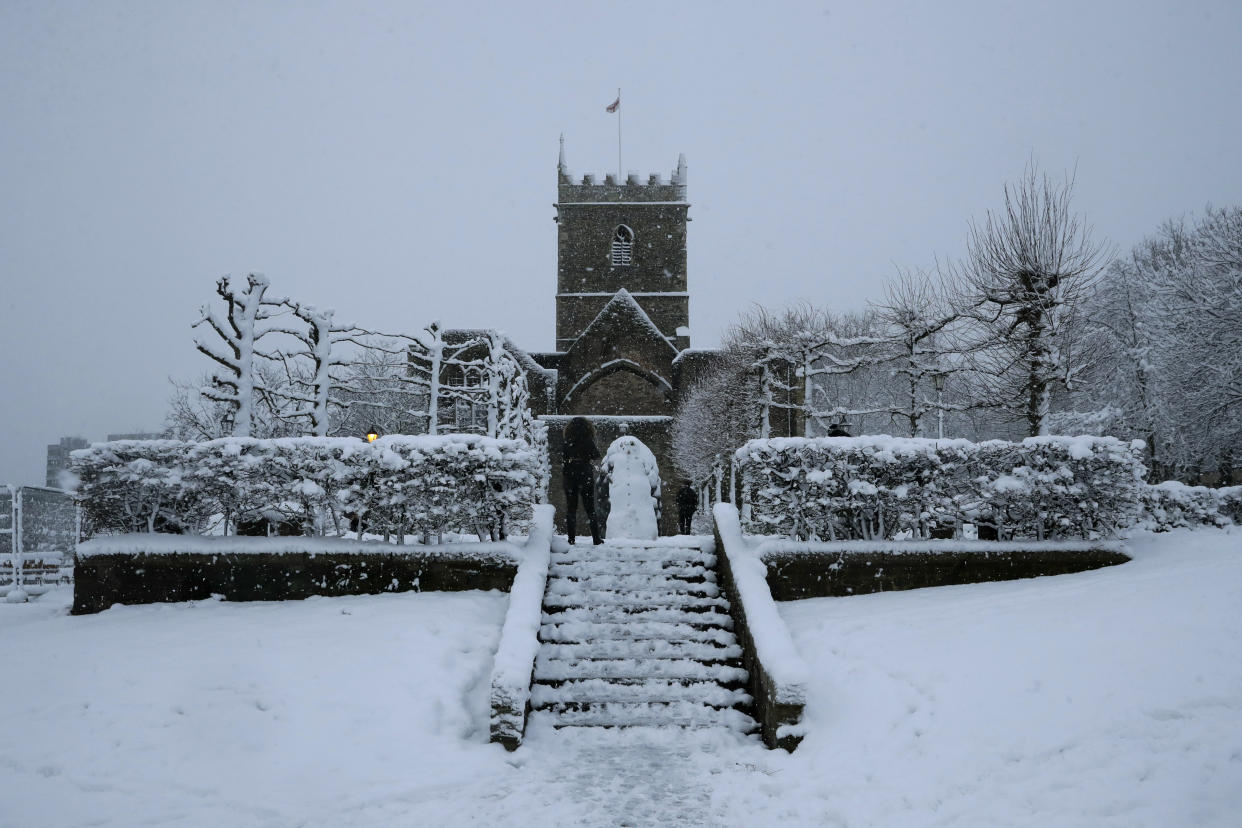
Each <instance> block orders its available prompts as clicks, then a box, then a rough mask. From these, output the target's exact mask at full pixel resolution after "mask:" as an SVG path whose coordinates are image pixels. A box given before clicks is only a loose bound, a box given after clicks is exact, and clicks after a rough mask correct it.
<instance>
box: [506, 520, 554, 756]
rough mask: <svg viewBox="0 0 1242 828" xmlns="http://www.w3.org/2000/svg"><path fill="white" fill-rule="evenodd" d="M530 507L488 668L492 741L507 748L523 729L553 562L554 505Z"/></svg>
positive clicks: (514, 744) (517, 740)
mask: <svg viewBox="0 0 1242 828" xmlns="http://www.w3.org/2000/svg"><path fill="white" fill-rule="evenodd" d="M534 511H535V513H534V519H533V520H532V521H531V527H530V537H529V539H528V540H527V542H526V547H525V554H524V556H523V558H522V561H521V562H520V563H519V564H518V569H517V575H515V576H514V578H513V587H512V588H511V589H510V590H509V609H508V611H507V612H506V613H505V623H504V627H502V628H501V631H500V644H499V646H498V647H497V648H496V661H495V666H494V667H493V668H492V689H491V706H492V714H491V740H492V741H493V742H499V743H500V744H502V745H504V746H505V748H506V749H507V750H516V749H517V747H518V745H520V744H521V743H522V736H523V735H524V734H525V731H526V714H527V711H528V709H529V707H530V683H531V676H532V674H533V673H534V670H535V656H536V654H537V653H538V651H539V625H540V622H541V620H542V617H543V593H544V590H545V589H546V588H547V582H548V566H549V563H550V561H551V551H552V521H553V517H554V509H553V507H551V506H536V507H535V510H534Z"/></svg>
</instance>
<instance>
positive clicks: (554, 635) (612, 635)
mask: <svg viewBox="0 0 1242 828" xmlns="http://www.w3.org/2000/svg"><path fill="white" fill-rule="evenodd" d="M701 615H702V616H703V617H704V618H713V617H716V614H715V613H707V612H705V613H701ZM551 617H555V616H551ZM617 638H667V639H670V640H673V639H676V640H682V639H684V640H689V641H714V642H716V643H717V644H722V645H727V644H733V643H736V642H737V638H736V636H734V635H733V631H732V628H726V627H722V626H714V625H707V626H703V627H695V626H691V625H690V624H665V623H660V622H654V621H653V622H650V623H640V622H634V623H625V622H621V623H616V624H596V623H589V622H571V623H566V624H545V625H544V626H543V627H541V628H540V629H539V640H540V641H542V642H545V643H547V642H552V641H559V642H564V643H573V642H583V641H587V642H589V641H606V640H608V639H617Z"/></svg>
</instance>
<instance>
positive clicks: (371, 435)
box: [367, 426, 379, 443]
mask: <svg viewBox="0 0 1242 828" xmlns="http://www.w3.org/2000/svg"><path fill="white" fill-rule="evenodd" d="M378 439H379V429H378V428H376V427H375V426H371V427H370V428H368V429H367V442H368V443H374V442H375V441H376V440H378Z"/></svg>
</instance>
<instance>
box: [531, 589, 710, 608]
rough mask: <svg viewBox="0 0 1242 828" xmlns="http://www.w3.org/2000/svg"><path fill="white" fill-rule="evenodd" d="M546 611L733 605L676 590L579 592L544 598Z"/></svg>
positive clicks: (586, 590) (584, 590)
mask: <svg viewBox="0 0 1242 828" xmlns="http://www.w3.org/2000/svg"><path fill="white" fill-rule="evenodd" d="M543 605H544V607H626V608H632V609H636V610H637V609H661V608H666V607H678V608H684V609H691V608H694V607H702V608H703V609H708V608H712V607H715V608H718V609H725V610H727V609H728V608H729V602H727V601H726V600H725V599H723V598H708V597H705V596H701V595H688V594H686V593H684V592H675V591H673V590H651V589H644V590H629V591H627V590H617V591H613V590H609V589H579V590H577V591H576V592H571V593H560V594H557V593H549V594H548V595H547V596H545V598H544V602H543Z"/></svg>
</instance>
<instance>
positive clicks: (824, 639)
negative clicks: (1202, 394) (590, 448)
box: [0, 529, 1242, 828]
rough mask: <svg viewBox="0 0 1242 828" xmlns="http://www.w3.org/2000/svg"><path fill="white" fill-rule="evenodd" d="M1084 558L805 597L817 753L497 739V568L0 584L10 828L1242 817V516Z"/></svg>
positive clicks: (1, 745) (629, 736)
mask: <svg viewBox="0 0 1242 828" xmlns="http://www.w3.org/2000/svg"><path fill="white" fill-rule="evenodd" d="M1131 548H1132V549H1133V551H1134V553H1135V556H1136V557H1135V560H1134V561H1133V562H1131V563H1129V564H1125V565H1123V566H1120V567H1111V568H1107V569H1102V570H1096V571H1092V572H1083V573H1079V574H1076V575H1062V576H1057V577H1054V578H1039V579H1034V580H1026V581H1015V582H1007V583H989V584H977V585H969V586H956V587H942V588H938V589H927V590H915V591H911V592H901V593H887V594H878V595H869V596H861V597H855V598H821V599H812V600H808V601H800V602H794V603H789V604H783V605H781V611H782V614H783V615H784V617H785V619H786V620H787V621H788V623H789V625H790V627H791V629H792V632H793V636H794V640H795V642H796V644H797V646H798V648H799V650H800V651H801V652H802V654H803V656H804V657H805V659H806V661H807V662H808V664H809V666H810V673H811V682H810V684H809V687H808V690H809V693H808V695H809V703H808V708H807V718H808V724H809V726H810V727H809V729H810V735H809V736H808V737H807V739H806V741H805V742H803V744H802V746H801V747H800V748H799V749H798V751H797V752H796V753H794V754H793V755H787V754H784V753H783V752H779V751H766V750H763V749H762V748H760V747H758V746H757V745H756V744H755V743H754V742H750V741H744V740H738V739H736V738H735V737H732V736H729V735H727V734H711V733H700V734H682V733H676V732H673V733H669V732H652V731H632V732H628V733H624V734H617V733H614V732H608V733H591V732H587V733H581V732H579V733H574V732H569V731H561V732H548V731H536V732H534V733H531V734H529V736H528V738H527V742H526V744H525V745H524V746H523V747H522V748H521V749H519V750H518V751H517V752H516V753H513V754H507V753H505V752H504V751H503V750H501V749H500V748H499V747H497V746H494V745H488V744H485V740H486V738H487V736H486V730H487V728H486V721H487V718H486V717H487V710H486V699H487V676H488V672H489V670H490V667H491V664H490V661H491V653H492V651H493V649H494V648H495V645H496V641H497V637H498V635H499V630H500V625H501V622H502V619H503V613H504V608H505V601H506V597H505V596H504V595H500V594H494V593H457V594H434V593H433V594H411V593H405V594H400V595H384V596H374V597H358V598H338V599H314V600H311V601H306V602H289V603H282V604H273V603H261V604H222V603H216V602H202V603H198V604H196V605H192V604H178V605H171V606H148V607H127V608H116V609H112V610H109V611H107V612H105V613H102V614H100V615H95V616H85V617H79V618H71V617H68V616H66V615H64V606H65V604H66V600H65V597H64V596H63V595H61V594H59V593H53V594H51V595H49V596H45V597H44V598H43V599H40V601H38V602H36V603H32V604H29V605H21V606H2V607H0V624H2V626H0V632H2V636H0V665H4V668H3V669H4V678H3V682H4V684H3V686H4V694H3V699H4V704H3V705H0V734H3V736H2V737H0V825H4V826H9V825H12V826H23V828H25V827H26V826H44V825H47V826H62V825H66V826H67V825H86V824H93V825H113V826H121V825H125V826H129V825H138V824H169V825H191V826H199V825H202V826H217V825H229V826H250V825H254V826H286V825H288V826H293V825H304V826H354V825H358V826H392V825H412V826H413V825H417V826H439V825H444V826H457V825H676V824H685V825H698V824H702V825H747V826H754V825H808V826H809V825H849V826H863V825H883V826H907V825H909V826H933V825H978V826H997V825H1031V826H1036V825H1038V826H1041V828H1043V827H1044V826H1058V828H1061V827H1062V826H1076V825H1081V826H1099V825H1115V826H1127V828H1128V827H1129V826H1160V827H1161V828H1164V827H1165V826H1183V825H1214V826H1236V825H1237V824H1239V822H1238V814H1239V813H1242V530H1238V529H1234V530H1232V533H1227V532H1222V531H1218V530H1200V531H1196V532H1186V531H1183V532H1178V533H1172V534H1169V535H1163V536H1141V537H1139V538H1137V539H1136V540H1134V541H1133V542H1132V543H1131Z"/></svg>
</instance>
